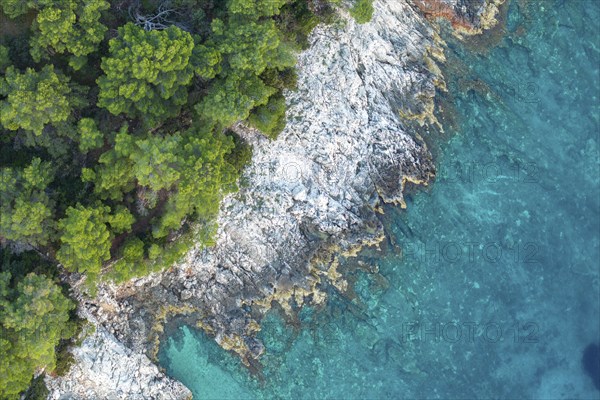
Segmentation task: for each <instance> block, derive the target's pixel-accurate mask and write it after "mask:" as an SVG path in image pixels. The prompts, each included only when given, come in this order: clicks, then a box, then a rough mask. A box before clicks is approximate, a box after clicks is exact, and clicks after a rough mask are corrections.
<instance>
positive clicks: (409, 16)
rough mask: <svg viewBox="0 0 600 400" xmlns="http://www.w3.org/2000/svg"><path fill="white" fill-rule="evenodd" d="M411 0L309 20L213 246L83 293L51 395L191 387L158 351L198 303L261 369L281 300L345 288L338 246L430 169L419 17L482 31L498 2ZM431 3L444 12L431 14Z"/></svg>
mask: <svg viewBox="0 0 600 400" xmlns="http://www.w3.org/2000/svg"><path fill="white" fill-rule="evenodd" d="M416 3H422V4H421V5H418V4H415V3H413V2H410V1H409V0H406V1H404V0H403V1H400V0H379V1H376V2H375V9H376V11H375V14H374V17H373V20H372V21H371V22H370V23H368V24H365V25H358V24H356V23H355V22H354V21H353V20H352V19H351V18H350V17H349V16H342V18H341V22H340V23H339V24H335V25H334V26H328V27H318V28H317V29H316V30H315V32H313V35H312V37H311V47H310V48H309V49H308V50H307V51H305V52H303V53H302V54H300V56H299V60H298V74H299V77H298V90H297V91H295V92H290V93H287V102H288V106H289V107H288V114H287V118H288V123H287V126H286V128H285V130H284V131H283V132H282V133H281V135H280V136H279V138H278V139H277V140H276V141H269V140H268V139H266V138H264V137H263V136H262V135H260V134H259V133H257V132H254V131H252V130H250V129H248V128H246V127H244V126H241V125H240V126H238V127H237V129H238V132H239V133H240V134H241V135H243V136H244V137H245V138H247V140H248V141H249V142H250V143H251V144H252V145H253V147H254V156H253V160H252V163H251V165H249V167H248V168H247V170H246V171H245V173H244V176H243V178H242V185H241V186H242V187H241V189H240V191H239V192H238V193H236V194H234V195H231V196H229V197H227V198H226V199H225V201H224V202H223V204H222V207H221V212H220V215H219V218H218V224H219V229H218V233H217V237H216V245H215V246H214V247H213V248H210V249H204V250H194V251H192V252H190V254H188V256H187V257H186V259H185V260H184V261H183V262H182V263H181V264H180V265H178V266H175V267H173V268H171V269H170V270H168V271H165V272H164V273H162V274H154V275H152V276H149V277H145V278H143V279H139V280H136V281H133V282H129V283H128V284H125V285H122V286H119V287H115V286H111V285H105V286H102V287H101V288H100V289H99V292H98V295H97V296H96V297H95V298H94V299H89V298H85V297H84V296H83V295H80V294H78V295H77V297H78V299H79V300H80V310H79V312H80V314H81V315H82V316H83V317H85V318H87V319H88V320H89V321H91V322H92V323H93V324H94V325H95V326H96V332H95V333H93V334H92V335H90V336H89V337H88V338H87V339H85V340H84V342H83V344H82V346H81V347H80V348H78V349H74V357H75V360H76V364H75V365H74V367H73V368H71V370H70V372H69V373H68V374H67V375H66V376H65V377H62V378H51V377H47V378H46V383H47V385H48V388H49V389H50V392H51V394H50V398H52V399H59V398H77V399H95V398H128V399H129V398H131V399H137V398H140V399H145V398H160V399H180V398H189V397H190V396H191V393H190V392H189V390H187V389H186V388H185V387H184V386H183V385H181V384H180V383H178V382H176V381H174V380H172V379H169V378H167V377H166V376H164V374H162V373H161V372H160V371H159V370H158V368H157V367H156V366H155V365H153V364H152V362H151V359H154V358H155V356H156V351H157V349H158V344H159V338H160V335H161V333H162V330H163V326H164V323H165V321H166V320H167V318H169V317H172V316H173V315H177V314H186V315H189V316H190V317H192V318H194V319H196V320H197V321H198V326H199V327H201V328H202V329H204V330H205V331H206V332H208V333H209V334H211V335H213V336H214V337H215V340H216V341H217V342H218V343H219V344H220V345H221V346H222V347H223V348H225V349H227V350H231V351H234V352H236V353H237V354H239V356H240V357H241V359H242V361H243V362H244V363H245V364H246V365H248V366H249V367H251V368H258V367H259V361H258V360H259V357H260V355H261V354H262V352H263V351H264V347H263V345H262V343H260V342H259V341H258V340H257V339H256V335H255V334H256V332H258V331H259V330H260V321H261V319H262V317H263V315H264V314H265V313H266V312H267V311H268V310H269V308H270V307H271V304H272V302H273V301H275V302H277V303H278V304H279V305H280V306H281V307H282V308H283V309H284V310H285V311H286V312H289V313H293V310H294V308H296V307H300V306H302V304H305V303H309V302H310V303H316V304H319V303H323V302H325V301H326V294H325V293H324V291H322V290H321V288H322V287H324V285H329V284H332V285H334V286H335V287H336V288H338V290H341V291H344V290H345V289H346V285H347V283H346V282H345V280H344V278H343V276H341V275H340V274H339V273H338V272H337V270H336V263H332V262H331V260H332V254H334V253H339V252H351V251H355V250H356V249H357V248H360V246H363V245H365V244H373V243H377V242H378V241H380V240H381V238H382V237H383V227H382V226H381V223H380V222H379V220H378V218H377V215H376V213H377V209H378V205H379V204H380V202H381V201H384V202H394V203H398V204H401V205H404V199H403V190H404V188H405V186H406V185H407V184H408V183H411V184H417V185H427V184H428V183H429V182H430V181H431V180H432V179H433V178H434V177H435V166H434V164H433V161H432V158H431V154H430V152H429V151H428V149H427V146H426V144H425V142H424V141H423V139H422V138H421V137H420V136H419V135H418V133H417V132H416V130H415V129H414V126H418V125H424V124H436V122H437V121H436V119H435V116H434V114H433V110H434V96H435V88H436V86H437V87H440V88H443V87H444V81H443V77H442V76H441V73H440V70H439V68H438V67H437V65H436V63H439V62H443V61H444V56H443V43H442V42H441V40H440V39H439V37H438V35H437V33H436V31H435V29H434V27H433V26H432V24H431V23H430V22H429V21H428V20H427V19H426V18H425V17H424V15H428V16H434V17H437V16H443V17H445V18H448V19H449V20H450V21H451V22H452V21H453V19H452V18H450V17H448V15H447V12H448V10H452V11H453V12H454V13H455V15H456V18H462V19H461V21H467V22H468V24H470V25H471V27H472V32H473V33H477V32H479V31H480V30H481V29H485V28H486V27H487V25H486V24H489V14H490V13H494V14H495V11H493V10H494V7H496V8H495V10H496V11H497V4H500V3H501V1H498V0H489V1H486V0H481V1H478V2H473V1H464V0H444V1H440V0H435V1H434V0H432V1H424V0H418V1H416ZM425 3H430V4H429V7H438V8H436V9H442V8H443V10H444V13H442V14H440V13H438V14H435V13H434V14H432V13H429V14H428V13H426V12H424V11H423V8H422V5H423V4H425ZM430 10H431V8H430ZM490 10H491V11H490ZM467 16H468V18H467ZM465 24H466V22H465ZM465 24H463V25H465ZM453 25H454V23H453ZM461 26H462V25H461Z"/></svg>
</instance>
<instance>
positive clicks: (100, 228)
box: [56, 204, 112, 278]
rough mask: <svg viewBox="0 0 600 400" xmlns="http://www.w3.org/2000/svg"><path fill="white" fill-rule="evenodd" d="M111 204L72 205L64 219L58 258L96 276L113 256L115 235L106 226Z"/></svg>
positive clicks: (70, 268) (65, 263)
mask: <svg viewBox="0 0 600 400" xmlns="http://www.w3.org/2000/svg"><path fill="white" fill-rule="evenodd" d="M109 213H110V207H107V206H98V207H84V206H82V205H81V204H78V205H77V206H76V207H69V208H68V209H67V212H66V217H65V218H63V219H62V220H60V222H59V224H58V225H59V228H60V229H61V231H62V235H61V237H60V241H61V247H60V249H59V251H58V252H57V254H56V258H57V259H58V261H60V263H61V264H63V265H64V266H65V268H67V269H68V270H69V271H73V272H82V273H83V272H87V273H88V274H89V275H91V277H93V278H95V277H96V276H98V274H99V273H100V269H101V267H102V264H103V263H104V262H105V261H108V260H109V259H110V246H111V240H112V235H111V233H110V231H109V229H108V227H107V225H106V223H107V221H108V217H109Z"/></svg>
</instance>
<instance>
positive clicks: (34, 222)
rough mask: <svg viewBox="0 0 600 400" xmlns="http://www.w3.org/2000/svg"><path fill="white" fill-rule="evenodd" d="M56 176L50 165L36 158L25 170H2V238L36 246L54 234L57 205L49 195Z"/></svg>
mask: <svg viewBox="0 0 600 400" xmlns="http://www.w3.org/2000/svg"><path fill="white" fill-rule="evenodd" d="M53 178H54V176H53V173H52V168H51V166H50V163H47V162H42V161H41V160H40V159H39V158H34V159H33V161H32V163H31V165H29V166H28V167H26V168H23V169H16V168H9V167H6V168H1V169H0V200H1V201H0V214H1V215H2V218H0V236H2V237H4V238H6V239H9V240H14V241H22V242H25V243H28V244H30V245H33V246H37V245H39V244H46V243H47V241H48V240H49V239H50V237H51V236H52V235H53V231H54V221H53V220H52V217H53V207H54V204H53V202H52V201H51V200H50V198H49V197H48V195H47V194H46V190H47V186H48V185H49V184H50V183H51V182H52V180H53Z"/></svg>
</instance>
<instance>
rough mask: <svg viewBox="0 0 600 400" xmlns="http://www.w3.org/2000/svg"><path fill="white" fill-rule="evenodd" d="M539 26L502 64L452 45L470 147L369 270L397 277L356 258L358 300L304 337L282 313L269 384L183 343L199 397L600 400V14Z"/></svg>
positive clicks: (212, 348) (167, 356) (517, 36)
mask: <svg viewBox="0 0 600 400" xmlns="http://www.w3.org/2000/svg"><path fill="white" fill-rule="evenodd" d="M529 11H531V12H530V13H526V12H525V10H519V8H518V7H517V6H516V4H511V8H510V14H509V20H508V25H507V27H508V30H509V32H508V34H507V35H506V36H505V38H504V39H503V41H502V42H501V43H500V44H499V45H498V46H496V47H493V48H492V49H491V50H490V51H489V53H487V54H478V53H476V52H474V51H472V50H469V49H467V48H465V47H464V46H461V45H457V44H452V43H450V48H451V50H450V51H451V53H452V56H451V57H450V61H449V62H453V63H455V64H454V65H455V66H456V67H457V68H455V69H453V71H455V72H454V73H453V74H451V75H450V76H447V78H448V81H449V83H450V84H449V88H450V93H451V94H452V95H453V96H454V105H455V109H456V110H455V112H456V119H457V121H458V125H457V126H458V128H457V131H452V130H451V129H450V128H448V129H447V130H446V132H447V138H448V140H447V141H444V142H443V143H441V144H440V146H439V147H440V149H441V150H440V153H439V155H438V159H437V164H438V169H439V171H438V172H439V174H438V178H437V180H436V182H435V183H434V185H433V186H432V187H431V188H430V189H428V190H427V191H424V192H419V193H416V194H413V195H412V196H411V197H410V199H409V202H408V209H407V210H406V211H402V210H399V209H397V208H393V207H387V208H386V214H385V217H384V218H385V224H386V226H387V230H388V234H389V237H390V242H389V243H388V244H387V245H386V246H384V249H383V250H382V251H377V250H375V249H367V250H365V251H363V253H362V254H361V255H360V257H359V259H360V260H361V261H362V262H364V263H366V264H368V265H372V266H377V267H378V268H379V273H378V274H374V273H368V272H364V271H363V270H360V269H358V270H355V269H352V268H351V267H352V266H353V265H356V263H357V260H347V262H346V265H347V267H348V269H349V271H350V272H349V274H350V276H351V277H352V278H353V279H355V281H356V283H355V290H356V293H357V299H356V300H354V301H349V300H346V299H344V298H342V297H340V296H336V295H335V293H333V296H332V298H331V300H330V302H329V304H328V306H327V307H326V308H325V309H324V310H321V311H319V312H316V311H314V310H311V309H305V310H303V311H302V313H301V315H300V319H301V321H302V325H301V326H302V328H301V329H299V330H294V329H293V328H291V327H288V326H286V325H285V324H284V322H283V320H282V319H281V318H280V317H279V316H278V315H277V314H276V313H272V314H270V315H269V316H268V318H267V320H266V321H265V323H264V324H263V330H262V331H261V333H260V336H261V338H262V339H263V341H264V343H265V345H266V348H267V352H266V355H265V356H264V359H263V364H264V370H263V375H264V382H262V383H259V382H258V381H257V380H256V379H254V378H252V377H250V375H249V373H248V372H247V371H246V370H245V369H244V368H243V367H241V366H240V363H239V362H238V360H237V359H236V358H235V357H234V356H232V355H230V354H228V353H227V352H225V351H223V350H222V349H220V348H219V347H218V346H217V345H216V344H215V343H214V342H213V341H212V339H210V338H209V337H207V336H206V335H205V334H203V333H201V332H197V331H195V330H193V329H192V328H187V327H181V328H180V329H179V331H178V332H177V334H175V335H173V336H172V337H170V338H169V339H168V340H165V341H164V342H163V344H162V348H161V352H160V360H161V363H162V365H163V366H164V367H165V368H166V370H167V372H168V373H169V374H170V375H171V376H173V377H175V378H177V379H179V380H181V381H182V382H183V383H184V384H186V385H187V386H188V387H189V388H190V389H191V390H192V391H193V392H194V396H195V398H198V399H251V398H257V399H261V398H265V399H271V398H285V399H288V398H289V399H400V398H441V399H456V398H492V397H494V398H543V399H555V398H582V399H583V398H585V399H590V398H600V392H599V391H598V390H596V389H595V387H594V386H593V383H592V380H591V379H590V378H589V377H588V376H586V375H585V374H584V372H583V370H582V364H581V358H582V352H583V350H584V348H585V347H586V346H587V345H588V344H590V343H591V342H598V340H599V336H600V327H599V326H600V322H599V318H600V317H599V315H600V304H599V301H600V300H599V296H600V295H599V268H600V266H599V260H600V245H599V242H600V237H599V235H600V178H599V174H600V172H599V168H600V161H599V140H600V139H599V130H600V116H599V98H600V82H599V74H600V72H599V66H600V43H599V42H600V39H599V35H600V30H599V24H600V1H595V0H588V1H550V0H548V1H538V2H535V4H533V5H532V6H531V9H530V10H529ZM523 25H524V26H525V27H526V28H527V29H526V30H525V31H524V32H523V31H521V30H519V29H517V28H518V27H519V26H523ZM456 70H458V71H461V73H460V75H459V74H458V73H456Z"/></svg>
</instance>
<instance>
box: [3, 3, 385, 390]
mask: <svg viewBox="0 0 600 400" xmlns="http://www.w3.org/2000/svg"><path fill="white" fill-rule="evenodd" d="M347 3H348V4H347ZM340 8H348V10H347V11H349V13H350V14H351V15H352V16H353V17H354V18H355V19H356V21H357V22H359V23H363V22H367V21H368V20H369V19H370V18H371V15H372V13H373V7H372V0H357V1H353V2H352V1H351V2H343V1H341V0H308V1H307V0H172V1H167V0H162V1H159V0H117V1H105V0H0V263H1V264H0V398H7V399H13V398H18V397H19V395H20V394H21V393H23V392H25V394H26V398H44V396H45V387H44V385H43V380H42V379H40V378H36V379H34V380H33V383H32V378H33V377H34V376H36V375H39V373H41V372H43V373H48V374H60V373H63V372H65V371H66V370H67V369H68V364H69V361H70V359H71V356H70V355H69V353H68V348H69V346H72V345H74V344H75V343H74V340H75V338H76V337H77V336H78V334H79V332H80V331H81V330H82V329H83V327H84V323H83V321H80V320H79V319H78V317H77V315H76V312H75V309H76V304H75V302H74V301H73V300H72V299H71V298H70V297H69V288H68V287H66V285H65V284H64V283H62V281H61V279H60V278H59V276H60V275H61V274H65V273H68V274H78V276H81V278H82V279H81V280H82V282H84V286H83V287H82V288H81V290H83V291H84V292H85V293H87V294H88V295H91V296H93V295H94V293H95V290H96V286H97V284H98V283H99V282H102V281H112V282H115V283H120V282H124V281H126V280H129V279H131V278H133V277H139V276H143V275H145V274H148V273H150V272H154V271H160V270H162V269H164V268H167V267H169V266H171V265H173V264H174V263H175V262H177V260H178V259H180V258H181V257H182V256H183V255H184V254H185V253H186V252H187V251H188V250H189V248H190V246H192V245H205V246H210V245H211V244H212V242H211V240H212V237H213V235H214V233H215V230H216V224H215V217H216V215H217V212H218V210H219V204H220V201H221V199H222V198H223V197H224V196H225V195H227V194H228V193H231V192H233V191H236V190H237V185H238V183H237V182H238V177H239V176H240V174H241V171H242V169H243V167H244V165H245V164H246V163H247V162H248V161H249V160H250V159H251V156H252V149H251V147H250V146H249V145H248V144H246V143H245V142H244V140H242V139H241V138H240V137H238V136H236V134H235V133H234V132H233V131H232V130H231V127H232V125H234V124H235V123H238V122H242V123H244V124H246V125H249V126H252V127H255V128H257V129H258V130H260V131H261V132H262V133H263V134H264V135H266V136H267V137H269V138H272V139H275V138H276V137H277V135H278V133H279V132H281V130H282V129H283V128H284V126H285V112H286V103H285V97H284V93H285V90H293V89H294V87H295V84H296V71H295V63H296V54H297V53H298V52H299V51H301V50H302V49H305V48H306V47H307V46H308V44H309V42H308V35H309V33H310V32H311V31H312V29H313V28H314V27H315V26H316V25H317V24H319V23H326V24H331V23H335V22H336V20H337V19H339V17H338V16H337V15H338V13H337V12H338V10H339V9H340Z"/></svg>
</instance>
